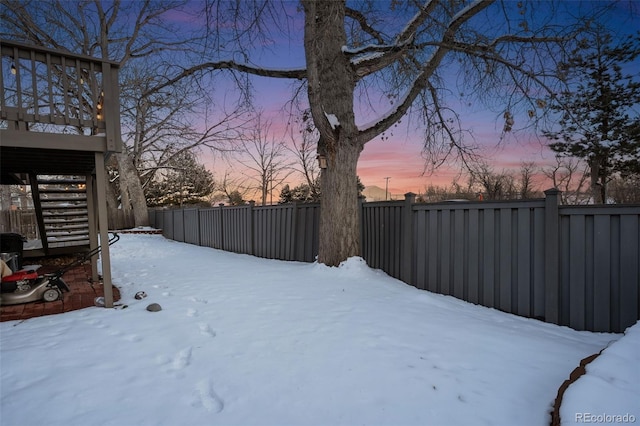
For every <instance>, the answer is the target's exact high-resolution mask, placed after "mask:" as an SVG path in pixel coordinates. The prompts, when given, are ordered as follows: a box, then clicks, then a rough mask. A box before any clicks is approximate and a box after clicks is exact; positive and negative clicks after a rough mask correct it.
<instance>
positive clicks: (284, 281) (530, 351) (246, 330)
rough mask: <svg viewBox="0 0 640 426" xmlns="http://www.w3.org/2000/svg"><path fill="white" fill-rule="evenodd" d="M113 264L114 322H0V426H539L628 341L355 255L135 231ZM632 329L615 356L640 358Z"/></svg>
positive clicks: (97, 317) (85, 314)
mask: <svg viewBox="0 0 640 426" xmlns="http://www.w3.org/2000/svg"><path fill="white" fill-rule="evenodd" d="M111 254H112V270H113V280H114V282H115V283H116V284H117V285H118V286H119V287H120V289H121V293H122V300H121V301H120V302H119V303H118V305H120V306H118V307H117V308H116V309H104V308H89V309H84V310H81V311H75V312H68V313H65V314H62V315H54V316H47V317H41V318H33V319H29V320H26V321H22V322H19V321H11V322H4V323H2V324H0V344H1V346H0V349H1V353H0V355H1V361H0V362H1V364H0V373H1V380H0V386H1V387H0V393H1V404H0V424H2V426H14V425H15V426H23V425H66V426H69V425H82V426H85V425H118V426H123V425H427V424H428V425H483V424H494V425H547V424H549V421H550V415H549V412H550V409H551V406H552V403H553V401H554V398H555V396H556V392H557V390H558V387H559V386H560V385H561V384H562V382H563V381H564V380H565V379H566V378H567V377H568V375H569V373H570V372H571V371H572V370H573V368H575V367H576V366H577V365H578V363H579V361H580V360H581V359H582V358H584V357H586V356H588V355H591V354H593V353H596V352H598V351H600V350H601V349H602V348H604V347H605V346H607V345H608V344H609V343H610V342H613V341H616V340H618V339H619V338H620V337H621V335H617V334H598V333H588V332H577V331H574V330H571V329H569V328H566V327H558V326H555V325H551V324H545V323H542V322H539V321H536V320H531V319H525V318H520V317H516V316H513V315H509V314H505V313H502V312H499V311H496V310H493V309H488V308H484V307H480V306H476V305H472V304H468V303H465V302H462V301H459V300H456V299H454V298H451V297H447V296H441V295H434V294H431V293H428V292H425V291H421V290H417V289H414V288H412V287H410V286H407V285H405V284H403V283H401V282H399V281H397V280H395V279H392V278H390V277H388V276H387V275H386V274H384V273H383V272H381V271H377V270H372V269H370V268H368V267H367V266H366V264H365V263H364V262H363V261H362V260H360V259H357V258H353V259H350V260H348V261H347V262H345V263H344V264H343V265H342V266H341V267H339V268H328V267H326V266H324V265H320V264H305V263H296V262H283V261H276V260H267V259H260V258H255V257H251V256H247V255H239V254H234V253H226V252H223V251H218V250H213V249H209V248H204V247H197V246H193V245H188V244H182V243H177V242H173V241H169V240H166V239H164V238H163V237H162V236H160V235H131V234H129V235H122V236H121V239H120V241H119V242H117V243H116V244H114V245H113V246H112V247H111ZM138 291H145V292H146V293H147V294H148V297H147V298H146V299H142V300H135V299H134V297H133V296H134V294H135V293H136V292H138ZM150 303H159V304H161V306H162V311H160V312H148V311H147V310H146V309H145V308H146V306H147V305H149V304H150ZM125 306H126V308H125ZM632 331H633V333H630V334H631V336H629V337H633V338H634V339H633V342H631V348H627V349H625V339H628V338H629V337H624V338H623V339H622V340H620V341H619V342H618V344H617V345H614V346H610V348H609V350H611V351H614V350H616V348H619V349H620V350H619V352H620V353H627V354H628V352H629V351H630V352H632V353H633V351H635V359H636V360H637V353H638V351H637V348H638V347H639V346H640V344H638V340H639V339H638V333H637V330H632ZM634 336H635V337H634ZM621 356H622V355H621ZM620 362H621V364H622V365H621V366H620V368H619V369H618V371H620V372H623V371H624V370H625V369H626V368H631V367H628V366H626V365H625V363H626V360H624V359H621V361H620ZM633 368H637V363H636V364H635V366H634V367H633ZM593 373H594V374H595V373H597V371H596V370H595V369H594V370H593ZM636 373H637V370H636ZM600 374H602V373H600ZM616 380H617V379H616ZM616 380H612V381H610V382H611V383H610V385H611V387H613V388H614V389H618V388H617V387H616V383H617V381H616ZM624 386H627V384H625V385H624ZM637 386H638V381H637V380H635V382H634V383H632V384H629V387H631V388H633V391H634V392H637ZM626 389H627V387H620V388H619V390H620V391H621V392H625V390H626ZM570 390H571V392H570V393H569V396H568V398H569V399H571V398H574V397H575V399H578V400H580V401H579V402H583V401H586V399H584V397H583V396H582V394H581V393H579V392H582V393H583V394H586V395H589V396H596V394H597V395H598V396H596V397H595V398H594V400H597V401H598V403H599V404H601V405H597V409H598V410H608V409H609V408H612V409H614V408H615V409H616V410H624V411H629V412H630V411H631V410H633V409H636V410H637V408H636V406H633V407H632V406H626V405H624V404H626V403H627V402H624V403H621V404H622V405H620V406H615V407H613V406H609V405H607V403H606V401H607V396H602V395H599V394H600V391H599V390H598V386H595V387H590V388H588V389H585V390H580V391H576V392H573V389H571V388H570ZM603 401H605V402H603ZM582 407H583V406H581V408H580V409H583V408H582ZM584 409H585V410H587V409H591V407H590V406H585V408H584ZM595 409H596V406H594V408H593V409H592V411H593V410H595ZM636 415H637V414H636Z"/></svg>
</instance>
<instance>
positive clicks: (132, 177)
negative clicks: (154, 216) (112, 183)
mask: <svg viewBox="0 0 640 426" xmlns="http://www.w3.org/2000/svg"><path fill="white" fill-rule="evenodd" d="M115 155H116V158H117V160H118V172H119V174H120V193H121V202H122V208H123V209H128V208H130V209H131V210H133V217H134V220H135V226H148V225H149V212H148V210H147V200H146V199H145V196H144V191H143V190H142V184H141V183H140V176H138V171H137V170H136V168H135V167H134V165H133V161H132V160H131V158H130V157H129V155H128V154H127V153H124V152H122V153H118V154H115Z"/></svg>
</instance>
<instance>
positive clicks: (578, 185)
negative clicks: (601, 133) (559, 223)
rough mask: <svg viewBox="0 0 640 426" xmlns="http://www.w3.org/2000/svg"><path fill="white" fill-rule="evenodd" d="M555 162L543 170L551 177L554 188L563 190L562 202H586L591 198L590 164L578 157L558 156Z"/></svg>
mask: <svg viewBox="0 0 640 426" xmlns="http://www.w3.org/2000/svg"><path fill="white" fill-rule="evenodd" d="M555 159H556V162H555V164H553V165H551V166H548V167H545V168H544V169H543V170H542V172H543V173H544V175H545V176H547V177H548V178H549V179H551V182H553V186H554V188H558V189H559V190H560V191H562V193H561V195H560V202H561V203H562V204H586V203H587V202H588V201H589V199H590V196H589V191H590V189H589V172H588V170H589V166H588V165H587V164H585V163H583V162H581V161H580V160H578V159H574V158H570V157H563V156H556V157H555Z"/></svg>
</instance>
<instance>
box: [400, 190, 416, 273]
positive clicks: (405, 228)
mask: <svg viewBox="0 0 640 426" xmlns="http://www.w3.org/2000/svg"><path fill="white" fill-rule="evenodd" d="M415 202H416V194H414V193H413V192H407V193H406V194H404V206H403V208H402V234H401V236H400V279H401V280H402V281H404V282H405V283H407V284H410V285H414V282H413V260H414V259H413V255H414V253H413V239H414V232H413V204H414V203H415Z"/></svg>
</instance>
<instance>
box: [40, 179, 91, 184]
mask: <svg viewBox="0 0 640 426" xmlns="http://www.w3.org/2000/svg"><path fill="white" fill-rule="evenodd" d="M36 181H37V182H38V185H86V184H87V181H86V179H73V178H69V177H66V178H39V177H38V178H36Z"/></svg>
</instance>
